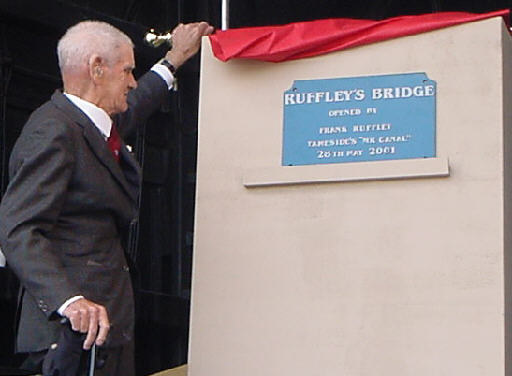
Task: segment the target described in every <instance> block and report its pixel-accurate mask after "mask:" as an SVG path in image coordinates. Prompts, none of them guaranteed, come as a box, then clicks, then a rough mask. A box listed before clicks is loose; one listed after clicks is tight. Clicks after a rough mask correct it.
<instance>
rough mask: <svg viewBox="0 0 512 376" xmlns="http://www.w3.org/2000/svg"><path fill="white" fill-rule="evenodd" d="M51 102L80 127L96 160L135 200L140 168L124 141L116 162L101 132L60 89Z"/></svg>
mask: <svg viewBox="0 0 512 376" xmlns="http://www.w3.org/2000/svg"><path fill="white" fill-rule="evenodd" d="M52 102H53V103H54V104H55V105H56V106H57V107H58V108H59V109H61V110H62V111H63V112H64V113H65V114H66V115H67V116H68V117H69V118H71V120H72V121H73V122H74V123H77V124H78V125H79V126H80V127H82V129H83V135H84V138H85V140H86V141H87V143H88V144H89V146H90V148H91V150H92V151H93V153H94V154H95V155H96V157H97V158H98V160H99V161H100V162H101V164H103V165H104V166H105V167H106V168H107V169H108V170H109V171H110V173H111V174H112V176H113V177H114V179H115V180H116V181H117V182H118V183H119V184H120V185H121V187H122V188H123V190H124V191H125V192H126V194H127V195H128V196H129V197H130V198H131V199H132V200H133V201H136V200H137V194H138V189H139V182H140V168H139V167H138V165H137V162H136V161H135V159H134V158H133V157H132V156H131V155H130V153H129V152H128V151H127V150H126V145H125V143H124V142H121V158H122V160H121V161H120V162H121V163H117V162H116V160H115V159H114V158H113V157H112V153H111V152H110V150H109V148H108V146H107V144H106V142H105V139H104V138H103V136H102V134H101V132H100V131H99V130H98V129H97V128H96V126H95V125H94V124H93V123H92V121H91V120H90V119H89V118H88V117H87V116H86V115H85V114H84V113H83V112H82V111H80V109H79V108H78V107H76V106H75V105H74V104H73V103H71V102H70V101H69V100H68V99H67V98H66V97H65V96H64V95H63V94H62V93H61V92H60V91H56V92H55V93H54V94H53V96H52ZM120 164H123V166H126V167H127V176H125V174H124V173H123V170H122V169H121V166H120ZM127 178H128V179H127Z"/></svg>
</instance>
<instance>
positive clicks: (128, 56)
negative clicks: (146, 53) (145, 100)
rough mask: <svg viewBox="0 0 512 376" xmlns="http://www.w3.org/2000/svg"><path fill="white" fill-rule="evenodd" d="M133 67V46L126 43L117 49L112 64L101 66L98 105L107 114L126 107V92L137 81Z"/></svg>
mask: <svg viewBox="0 0 512 376" xmlns="http://www.w3.org/2000/svg"><path fill="white" fill-rule="evenodd" d="M134 68H135V59H134V57H133V48H132V47H131V46H130V45H128V44H125V45H122V46H121V47H120V48H119V49H118V51H117V59H115V61H114V62H113V63H112V64H110V65H106V66H104V67H103V74H102V76H103V77H102V80H101V82H102V84H101V88H100V101H99V103H98V107H101V108H103V109H104V110H105V111H106V112H107V113H108V114H109V115H114V114H117V113H119V112H124V111H126V110H127V109H128V103H127V102H126V99H127V96H128V92H129V91H130V90H131V89H134V88H136V87H137V81H135V78H134V77H133V69H134Z"/></svg>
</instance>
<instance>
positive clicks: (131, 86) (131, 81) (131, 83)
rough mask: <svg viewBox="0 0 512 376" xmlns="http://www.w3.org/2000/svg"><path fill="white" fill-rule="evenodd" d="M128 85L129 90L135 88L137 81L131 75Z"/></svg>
mask: <svg viewBox="0 0 512 376" xmlns="http://www.w3.org/2000/svg"><path fill="white" fill-rule="evenodd" d="M128 85H129V87H130V89H135V88H136V87H137V80H136V79H135V77H133V74H132V75H130V82H129V84H128Z"/></svg>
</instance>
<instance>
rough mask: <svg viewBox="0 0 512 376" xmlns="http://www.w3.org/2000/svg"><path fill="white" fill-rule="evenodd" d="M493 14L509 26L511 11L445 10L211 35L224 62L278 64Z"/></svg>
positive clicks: (213, 45)
mask: <svg viewBox="0 0 512 376" xmlns="http://www.w3.org/2000/svg"><path fill="white" fill-rule="evenodd" d="M491 17H503V18H504V19H505V22H506V23H507V25H508V24H509V10H508V9H506V10H499V11H494V12H490V13H484V14H474V13H466V12H442V13H432V14H423V15H419V16H402V17H394V18H389V19H387V20H382V21H372V20H357V19H350V18H336V19H327V20H318V21H310V22H297V23H292V24H288V25H283V26H263V27H251V28H240V29H231V30H226V31H217V32H216V33H215V34H213V35H210V41H211V44H212V49H213V53H214V55H215V56H216V57H217V58H218V59H220V60H222V61H228V60H230V59H234V58H243V59H255V60H263V61H271V62H279V61H285V60H294V59H300V58H304V57H310V56H316V55H321V54H325V53H328V52H332V51H339V50H343V49H347V48H351V47H356V46H361V45H363V44H369V43H374V42H379V41H382V40H386V39H391V38H397V37H402V36H406V35H414V34H419V33H423V32H426V31H430V30H435V29H440V28H443V27H448V26H453V25H457V24H461V23H465V22H472V21H479V20H483V19H486V18H491Z"/></svg>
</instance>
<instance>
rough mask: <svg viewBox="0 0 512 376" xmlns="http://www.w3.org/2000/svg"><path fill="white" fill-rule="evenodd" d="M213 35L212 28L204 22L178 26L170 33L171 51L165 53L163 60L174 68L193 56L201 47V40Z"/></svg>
mask: <svg viewBox="0 0 512 376" xmlns="http://www.w3.org/2000/svg"><path fill="white" fill-rule="evenodd" d="M211 33H213V27H212V26H210V25H209V24H208V23H206V22H194V23H189V24H179V25H178V26H176V27H175V28H174V30H173V31H172V50H170V51H169V52H167V54H166V55H165V58H166V59H167V60H169V61H170V62H171V63H172V64H173V65H174V67H175V68H178V67H180V66H181V65H182V64H183V63H184V62H185V61H187V60H188V59H190V58H191V57H192V56H194V55H195V54H196V53H197V51H199V47H200V46H201V38H202V37H203V36H205V35H210V34H211Z"/></svg>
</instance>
